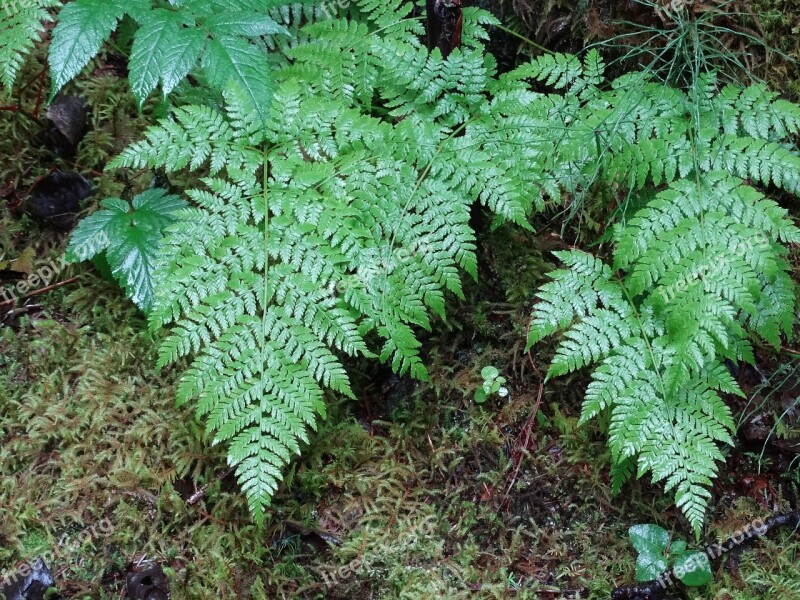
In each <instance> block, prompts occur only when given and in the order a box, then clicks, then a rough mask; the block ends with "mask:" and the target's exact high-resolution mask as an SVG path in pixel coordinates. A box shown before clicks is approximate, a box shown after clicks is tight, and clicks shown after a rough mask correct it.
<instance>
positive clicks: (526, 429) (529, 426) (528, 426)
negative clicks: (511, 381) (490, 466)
mask: <svg viewBox="0 0 800 600" xmlns="http://www.w3.org/2000/svg"><path fill="white" fill-rule="evenodd" d="M530 329H531V324H530V321H529V322H528V327H527V328H526V331H525V338H526V339H527V338H528V335H529V333H530ZM528 361H529V362H530V364H531V368H532V369H533V372H534V373H536V377H537V378H538V379H539V391H538V392H537V393H536V402H535V403H534V405H533V410H532V411H531V414H530V416H529V417H528V419H527V421H525V425H524V426H523V427H522V431H521V432H520V437H522V435H523V433H524V435H525V439H524V441H523V442H522V445H521V446H518V447H516V448H515V452H516V455H517V456H516V457H515V460H514V462H515V465H514V471H513V473H512V475H511V480H510V481H509V483H508V486H507V487H506V493H505V495H506V496H508V494H509V493H510V492H511V488H512V487H514V484H515V483H516V481H517V476H518V475H519V469H520V467H521V466H522V459H523V458H524V456H525V454H524V453H525V450H527V449H528V444H529V443H530V439H531V431H533V422H534V419H536V415H538V414H539V407H540V406H541V405H542V396H543V395H544V378H543V377H542V374H541V372H540V371H539V369H538V368H537V367H536V363H534V362H533V357H532V356H531V353H530V350H529V351H528Z"/></svg>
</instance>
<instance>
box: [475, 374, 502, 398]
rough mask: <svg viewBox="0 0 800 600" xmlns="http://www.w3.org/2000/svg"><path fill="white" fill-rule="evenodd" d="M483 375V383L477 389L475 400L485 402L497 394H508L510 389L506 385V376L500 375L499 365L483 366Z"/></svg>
mask: <svg viewBox="0 0 800 600" xmlns="http://www.w3.org/2000/svg"><path fill="white" fill-rule="evenodd" d="M481 377H482V378H483V384H482V385H481V387H479V388H478V389H477V390H475V402H477V403H478V404H483V403H484V402H486V400H487V399H489V398H490V397H491V396H493V395H495V394H497V395H498V396H500V397H505V396H507V395H508V389H507V388H506V387H505V384H506V378H505V377H502V376H501V375H500V371H498V370H497V367H491V366H489V367H483V369H481Z"/></svg>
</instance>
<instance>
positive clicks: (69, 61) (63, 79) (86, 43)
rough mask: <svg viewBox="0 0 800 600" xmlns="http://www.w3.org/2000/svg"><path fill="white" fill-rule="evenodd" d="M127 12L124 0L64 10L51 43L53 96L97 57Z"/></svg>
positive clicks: (80, 0)
mask: <svg viewBox="0 0 800 600" xmlns="http://www.w3.org/2000/svg"><path fill="white" fill-rule="evenodd" d="M126 12H127V11H126V2H123V1H122V0H74V2H69V3H68V4H67V5H66V6H64V8H63V9H61V12H60V13H59V15H58V24H57V25H56V27H55V29H53V39H52V41H51V42H50V58H49V60H50V71H51V77H52V82H53V85H52V92H51V95H52V96H55V94H56V93H57V92H58V91H59V90H60V89H61V88H62V87H63V86H64V84H65V83H67V82H68V81H69V80H71V79H72V78H73V77H75V76H76V75H77V74H78V73H80V72H81V69H83V67H85V66H86V65H87V64H88V63H89V61H90V60H91V59H92V58H94V57H95V56H96V55H97V53H98V52H99V51H100V47H101V46H102V45H103V42H105V41H106V40H107V39H108V38H109V37H110V36H111V32H112V31H114V28H115V27H116V26H117V22H119V20H120V19H121V18H122V17H123V16H124V15H125V13H126Z"/></svg>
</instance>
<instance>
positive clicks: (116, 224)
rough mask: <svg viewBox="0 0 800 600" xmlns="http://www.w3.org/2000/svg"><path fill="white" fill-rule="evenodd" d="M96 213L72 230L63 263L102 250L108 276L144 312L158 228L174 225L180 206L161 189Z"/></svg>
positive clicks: (114, 201) (111, 201)
mask: <svg viewBox="0 0 800 600" xmlns="http://www.w3.org/2000/svg"><path fill="white" fill-rule="evenodd" d="M100 206H101V207H102V210H99V211H97V212H95V213H94V214H91V215H89V216H88V217H86V218H85V219H83V221H81V222H80V223H79V224H78V226H77V227H76V228H75V231H74V233H73V234H72V237H71V239H70V244H69V248H68V258H69V260H71V261H73V262H74V261H76V260H87V259H89V258H92V257H94V256H95V255H97V254H98V253H99V252H102V251H103V250H105V251H106V258H107V259H108V264H109V265H110V267H111V272H112V274H113V275H114V278H115V279H116V280H117V282H119V284H120V285H121V286H122V287H123V288H125V292H126V293H127V295H128V297H129V298H130V299H131V300H133V302H134V303H135V304H136V305H137V306H138V307H139V308H141V309H142V310H143V311H145V312H147V311H149V310H150V308H151V306H152V304H153V272H154V268H155V262H156V257H157V255H158V251H159V247H160V244H161V240H162V238H163V232H164V229H165V228H166V227H167V226H168V225H170V224H171V223H173V222H174V218H173V216H172V214H173V213H174V212H175V211H176V210H179V209H181V208H184V207H185V206H186V202H185V201H184V200H182V199H181V198H179V197H178V196H172V195H168V194H167V193H166V192H165V191H164V190H161V189H152V190H147V191H145V192H143V193H141V194H139V195H138V196H136V198H134V201H133V209H131V205H130V204H128V202H126V201H125V200H122V199H120V198H108V199H106V200H103V201H102V202H101V203H100Z"/></svg>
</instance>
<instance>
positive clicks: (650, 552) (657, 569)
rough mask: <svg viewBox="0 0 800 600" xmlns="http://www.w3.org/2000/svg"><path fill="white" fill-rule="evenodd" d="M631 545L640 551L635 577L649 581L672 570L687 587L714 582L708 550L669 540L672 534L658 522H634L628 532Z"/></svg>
mask: <svg viewBox="0 0 800 600" xmlns="http://www.w3.org/2000/svg"><path fill="white" fill-rule="evenodd" d="M628 536H629V537H630V540H631V544H633V547H634V548H635V549H636V551H637V552H638V556H637V557H636V579H637V580H638V581H650V580H653V579H657V578H658V577H659V576H660V575H661V574H662V573H664V572H666V571H667V570H669V569H671V570H672V571H673V572H674V573H675V575H676V576H677V577H678V579H680V580H681V581H682V582H683V583H685V584H686V585H688V586H693V587H697V586H701V585H705V584H707V583H708V582H709V581H711V578H712V574H711V563H710V562H709V560H708V556H706V554H705V553H703V552H699V551H697V550H689V549H688V548H687V545H686V542H684V541H682V540H677V541H673V542H670V536H669V533H667V531H666V530H665V529H663V528H662V527H659V526H658V525H653V524H648V525H634V526H633V527H631V528H630V530H629V531H628Z"/></svg>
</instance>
